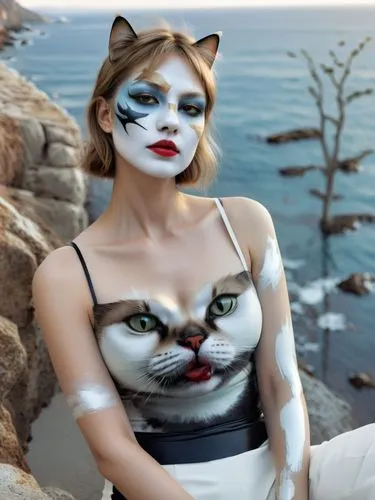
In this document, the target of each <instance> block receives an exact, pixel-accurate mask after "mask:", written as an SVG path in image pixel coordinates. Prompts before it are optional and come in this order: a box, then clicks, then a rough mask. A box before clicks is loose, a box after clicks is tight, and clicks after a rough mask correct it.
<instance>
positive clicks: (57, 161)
mask: <svg viewBox="0 0 375 500" xmlns="http://www.w3.org/2000/svg"><path fill="white" fill-rule="evenodd" d="M46 163H47V164H48V165H52V166H53V167H76V166H77V163H78V157H77V150H76V149H75V148H73V147H72V146H67V145H66V144H60V143H58V142H54V143H51V144H50V145H49V146H48V149H47V157H46Z"/></svg>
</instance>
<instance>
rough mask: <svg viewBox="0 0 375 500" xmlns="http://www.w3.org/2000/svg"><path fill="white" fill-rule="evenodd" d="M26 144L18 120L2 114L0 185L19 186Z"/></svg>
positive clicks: (0, 117) (0, 126) (0, 130)
mask: <svg viewBox="0 0 375 500" xmlns="http://www.w3.org/2000/svg"><path fill="white" fill-rule="evenodd" d="M23 158H24V142H23V137H22V133H21V127H20V125H19V123H18V120H15V119H14V118H12V117H10V116H5V115H1V114H0V184H7V185H9V184H18V183H19V180H18V178H19V177H20V175H21V173H22V166H23Z"/></svg>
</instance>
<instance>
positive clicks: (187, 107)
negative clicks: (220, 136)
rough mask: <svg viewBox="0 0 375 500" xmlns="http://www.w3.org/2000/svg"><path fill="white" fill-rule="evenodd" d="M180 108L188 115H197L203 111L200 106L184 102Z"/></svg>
mask: <svg viewBox="0 0 375 500" xmlns="http://www.w3.org/2000/svg"><path fill="white" fill-rule="evenodd" d="M181 109H182V111H184V112H185V113H187V114H188V115H189V116H199V115H201V114H202V113H203V110H202V109H201V108H198V107H197V106H194V105H193V104H184V105H183V106H181Z"/></svg>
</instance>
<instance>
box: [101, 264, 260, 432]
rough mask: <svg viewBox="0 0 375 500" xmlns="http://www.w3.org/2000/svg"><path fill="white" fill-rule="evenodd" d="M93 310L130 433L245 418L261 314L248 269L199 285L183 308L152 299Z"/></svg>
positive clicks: (102, 351) (107, 363) (113, 304)
mask: <svg viewBox="0 0 375 500" xmlns="http://www.w3.org/2000/svg"><path fill="white" fill-rule="evenodd" d="M94 313H95V324H96V329H95V330H96V335H97V339H98V344H99V347H100V350H101V353H102V355H103V358H104V361H105V363H106V365H107V367H108V370H109V371H110V373H111V375H112V376H113V378H114V380H115V381H116V382H117V384H118V387H119V388H120V393H121V396H122V397H123V399H124V400H125V401H124V402H125V406H126V409H127V411H128V414H129V418H130V420H131V421H132V425H133V426H135V428H136V430H144V425H143V424H144V423H145V422H147V423H148V424H149V425H151V424H150V422H152V427H153V428H155V427H156V428H157V429H159V430H160V428H161V429H164V430H165V429H166V428H167V429H170V428H171V425H172V424H177V423H178V424H180V425H182V427H183V428H184V425H188V424H189V423H190V424H191V423H192V422H195V423H200V424H203V423H207V422H211V423H215V422H217V421H218V420H219V421H221V420H222V419H223V418H225V417H226V416H228V415H229V413H231V417H233V415H232V413H233V411H234V412H236V411H237V410H236V409H238V411H240V410H239V408H240V407H242V406H243V409H244V412H245V414H246V415H247V414H248V413H249V402H248V401H247V400H246V395H247V394H248V393H249V390H250V386H251V385H252V384H253V382H254V379H253V377H254V370H253V369H254V366H253V363H252V355H253V352H254V350H255V348H256V346H257V344H258V341H259V337H260V332H261V324H262V316H261V309H260V304H259V301H258V298H257V295H256V292H255V288H254V286H253V283H252V281H251V279H250V275H249V272H248V271H243V272H241V273H239V274H236V275H228V276H226V277H224V278H222V279H220V280H218V281H217V282H216V283H214V284H209V285H206V286H205V287H204V288H203V289H202V290H201V291H200V292H198V293H197V295H196V296H195V298H194V300H193V301H192V304H191V307H190V308H189V309H182V308H180V307H179V306H178V305H177V304H176V303H174V302H172V301H171V300H169V299H167V298H166V297H157V298H153V299H147V298H146V299H142V300H140V299H138V298H137V299H128V300H121V301H119V302H115V303H110V304H103V305H100V304H99V305H98V306H96V307H95V309H94ZM241 405H242V406H241ZM135 420H138V423H140V425H139V426H138V429H137V422H134V421H135ZM134 424H135V425H134ZM172 427H173V425H172Z"/></svg>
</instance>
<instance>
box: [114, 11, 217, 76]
mask: <svg viewBox="0 0 375 500" xmlns="http://www.w3.org/2000/svg"><path fill="white" fill-rule="evenodd" d="M136 38H138V36H137V33H136V32H135V31H134V30H133V28H132V26H131V24H130V23H129V22H128V21H127V20H126V19H125V18H124V17H122V16H117V17H116V19H115V20H114V21H113V24H112V29H111V34H110V36H109V46H108V51H109V60H110V61H111V62H113V61H114V60H115V52H116V49H118V48H119V47H124V46H125V45H126V44H127V43H131V42H132V41H133V40H135V39H136ZM220 38H221V32H217V33H213V34H212V35H208V36H205V37H203V38H201V39H200V40H198V41H197V42H195V43H193V46H194V47H197V48H198V49H202V51H203V52H204V53H205V54H206V55H208V56H209V57H208V60H207V63H208V65H209V67H210V68H211V67H212V65H213V63H214V62H215V59H216V56H217V52H218V49H219V43H220Z"/></svg>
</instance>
